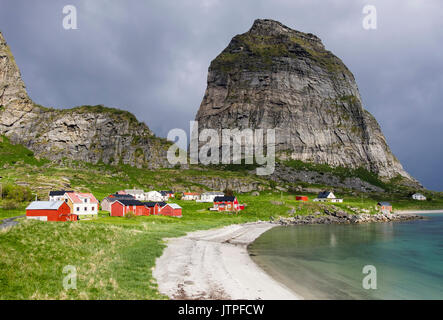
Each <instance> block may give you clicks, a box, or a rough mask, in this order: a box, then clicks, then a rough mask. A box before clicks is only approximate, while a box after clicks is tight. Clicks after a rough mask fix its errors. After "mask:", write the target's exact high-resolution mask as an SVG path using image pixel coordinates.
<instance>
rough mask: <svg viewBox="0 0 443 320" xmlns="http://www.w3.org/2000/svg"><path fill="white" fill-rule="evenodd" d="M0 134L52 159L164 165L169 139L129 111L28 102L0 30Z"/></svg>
mask: <svg viewBox="0 0 443 320" xmlns="http://www.w3.org/2000/svg"><path fill="white" fill-rule="evenodd" d="M0 134H2V135H6V136H8V137H9V138H10V139H11V141H12V142H14V143H21V144H24V145H25V146H26V147H28V148H29V149H31V150H32V151H34V152H35V154H36V155H37V156H40V157H45V158H48V159H52V160H59V159H62V158H64V157H66V158H69V159H73V160H81V161H87V162H92V163H96V162H98V161H103V162H105V163H112V164H118V163H125V164H130V165H135V166H138V167H142V166H145V167H149V168H155V167H161V166H169V163H168V162H167V160H166V151H167V148H168V146H169V143H167V142H166V141H164V140H163V139H159V138H156V137H155V136H154V135H153V134H152V132H151V131H150V130H149V128H148V127H147V126H146V125H145V124H144V123H141V122H139V121H137V119H136V118H135V117H134V116H133V115H132V114H131V113H129V112H126V111H121V110H117V109H112V108H106V107H103V106H93V107H92V106H83V107H77V108H74V109H68V110H57V109H49V108H44V107H42V106H39V105H36V104H34V103H33V102H32V100H31V99H30V98H29V97H28V94H27V93H26V89H25V85H24V83H23V81H22V79H21V75H20V71H19V69H18V67H17V65H16V63H15V60H14V57H13V56H12V53H11V51H10V49H9V47H8V45H7V44H6V41H5V39H4V38H3V35H2V34H1V33H0Z"/></svg>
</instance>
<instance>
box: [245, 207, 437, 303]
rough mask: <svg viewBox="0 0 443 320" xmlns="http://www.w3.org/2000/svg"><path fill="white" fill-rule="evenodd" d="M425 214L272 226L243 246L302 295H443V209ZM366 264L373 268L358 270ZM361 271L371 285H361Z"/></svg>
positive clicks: (373, 297) (360, 296) (267, 270)
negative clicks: (365, 221)
mask: <svg viewBox="0 0 443 320" xmlns="http://www.w3.org/2000/svg"><path fill="white" fill-rule="evenodd" d="M424 216H425V217H426V219H425V220H414V221H407V222H390V223H368V224H356V225H298V226H289V227H277V228H273V229H271V230H269V231H267V232H265V233H264V234H263V235H261V236H260V237H259V238H258V239H257V240H256V241H255V242H254V243H253V244H251V245H250V246H249V248H248V249H249V253H250V255H251V258H252V259H253V260H254V261H255V262H256V263H257V264H258V265H259V266H260V267H261V268H263V269H264V270H265V271H266V272H268V273H269V274H270V275H271V276H272V277H274V278H275V279H276V280H278V281H280V282H281V283H283V284H284V285H286V286H287V287H288V288H290V289H292V290H293V291H294V292H296V293H298V294H299V295H301V296H302V297H303V298H305V299H443V214H434V213H433V214H424ZM365 266H374V267H375V269H373V271H375V272H371V273H370V274H368V273H363V268H364V267H365ZM366 276H370V277H371V279H373V280H374V281H373V282H372V283H371V284H372V287H374V285H375V286H376V289H365V287H366V288H368V286H364V285H363V282H364V281H363V280H364V278H365V277H366ZM374 277H375V278H374ZM366 283H368V281H366Z"/></svg>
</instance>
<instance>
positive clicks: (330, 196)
mask: <svg viewBox="0 0 443 320" xmlns="http://www.w3.org/2000/svg"><path fill="white" fill-rule="evenodd" d="M313 201H320V202H336V203H337V202H343V199H340V198H337V197H336V196H335V195H334V193H332V192H331V191H323V192H320V193H319V194H318V196H317V198H315V199H314V200H313Z"/></svg>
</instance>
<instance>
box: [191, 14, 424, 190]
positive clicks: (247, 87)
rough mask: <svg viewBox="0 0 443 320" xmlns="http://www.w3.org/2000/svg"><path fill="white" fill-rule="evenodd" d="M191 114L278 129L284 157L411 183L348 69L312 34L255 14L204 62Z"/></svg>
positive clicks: (218, 125) (218, 124) (206, 122)
mask: <svg viewBox="0 0 443 320" xmlns="http://www.w3.org/2000/svg"><path fill="white" fill-rule="evenodd" d="M196 120H197V121H198V122H199V130H203V129H205V128H213V129H218V130H221V129H224V128H238V129H245V128H252V129H254V128H263V129H271V128H275V129H276V143H277V144H276V150H277V152H278V156H279V157H280V158H283V159H297V160H302V161H306V162H314V163H325V164H329V165H331V166H344V167H349V168H360V167H364V168H366V169H367V170H370V171H371V172H374V173H377V174H378V175H379V176H380V177H383V178H387V179H389V178H393V177H396V176H398V175H400V176H402V177H404V178H406V179H407V180H410V181H411V182H416V181H415V180H414V179H413V178H412V177H411V176H410V175H409V174H408V173H407V172H406V171H405V170H404V169H403V167H402V165H401V164H400V162H399V161H398V160H397V159H396V158H395V156H394V155H393V154H392V152H391V150H390V148H389V146H388V145H387V143H386V139H385V137H384V136H383V133H382V131H381V129H380V126H379V125H378V123H377V121H376V120H375V118H374V117H373V116H372V115H371V114H370V113H369V112H368V111H366V110H364V109H363V107H362V102H361V98H360V94H359V91H358V88H357V84H356V82H355V79H354V76H353V75H352V73H351V72H350V71H349V70H348V68H347V67H346V66H345V65H344V64H343V62H342V61H341V60H340V59H339V58H337V57H336V56H334V55H333V54H332V53H331V52H329V51H327V50H326V49H325V48H324V46H323V44H322V42H321V40H320V39H319V38H318V37H316V36H315V35H312V34H309V33H308V34H307V33H302V32H299V31H295V30H292V29H290V28H288V27H286V26H284V25H283V24H281V23H279V22H277V21H273V20H256V21H255V22H254V24H253V26H252V28H251V29H250V30H249V31H248V32H246V33H244V34H241V35H237V36H235V37H234V38H233V39H232V40H231V42H230V43H229V45H228V47H227V48H226V49H225V50H223V52H222V53H221V54H220V55H219V56H218V57H216V58H215V59H214V60H213V61H212V62H211V65H210V67H209V73H208V81H207V89H206V93H205V96H204V98H203V101H202V103H201V106H200V109H199V111H198V113H197V116H196Z"/></svg>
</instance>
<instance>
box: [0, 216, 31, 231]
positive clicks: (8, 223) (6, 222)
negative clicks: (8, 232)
mask: <svg viewBox="0 0 443 320" xmlns="http://www.w3.org/2000/svg"><path fill="white" fill-rule="evenodd" d="M24 217H26V215H23V216H17V217H12V218H5V219H3V220H1V221H0V230H2V229H6V228H8V227H13V226H15V225H16V224H18V222H17V221H15V219H18V218H24Z"/></svg>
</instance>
